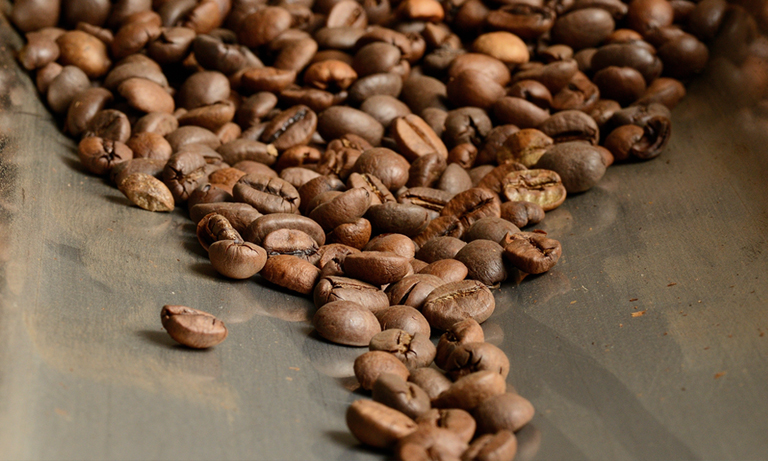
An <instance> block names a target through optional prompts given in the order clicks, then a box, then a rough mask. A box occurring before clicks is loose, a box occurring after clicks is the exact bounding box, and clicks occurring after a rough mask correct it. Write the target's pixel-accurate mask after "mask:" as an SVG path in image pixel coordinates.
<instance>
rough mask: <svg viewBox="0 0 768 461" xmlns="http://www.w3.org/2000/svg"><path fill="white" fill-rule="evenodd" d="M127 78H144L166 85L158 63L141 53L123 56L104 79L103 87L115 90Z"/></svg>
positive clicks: (166, 80)
mask: <svg viewBox="0 0 768 461" xmlns="http://www.w3.org/2000/svg"><path fill="white" fill-rule="evenodd" d="M129 78H145V79H147V80H151V81H153V82H155V83H157V84H158V85H160V86H162V87H163V88H167V87H168V79H167V78H166V77H165V74H164V73H163V70H162V69H161V68H160V65H159V64H157V63H156V62H155V61H153V60H152V59H150V58H148V57H146V56H144V55H142V54H136V55H132V56H130V57H128V58H125V59H124V60H123V61H121V62H120V63H118V64H117V66H115V67H113V68H112V70H111V71H109V73H108V74H107V77H106V78H105V79H104V87H105V88H107V89H108V90H110V91H115V90H116V89H117V87H118V86H119V85H120V84H121V83H123V82H124V81H125V80H128V79H129Z"/></svg>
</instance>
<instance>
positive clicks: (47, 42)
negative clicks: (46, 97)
mask: <svg viewBox="0 0 768 461" xmlns="http://www.w3.org/2000/svg"><path fill="white" fill-rule="evenodd" d="M26 38H27V43H26V44H25V45H24V46H23V47H22V48H21V49H20V50H19V53H18V55H17V56H16V58H17V59H18V60H19V62H20V63H21V65H22V66H23V67H24V68H25V69H27V70H35V69H39V68H41V67H44V66H46V65H47V64H50V63H53V62H54V61H56V60H57V59H58V58H59V54H60V50H59V45H57V44H56V41H55V40H53V39H52V38H51V37H48V36H46V35H43V34H40V33H34V32H33V33H29V34H27V35H26ZM43 93H44V92H43Z"/></svg>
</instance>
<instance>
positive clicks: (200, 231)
mask: <svg viewBox="0 0 768 461" xmlns="http://www.w3.org/2000/svg"><path fill="white" fill-rule="evenodd" d="M195 233H196V234H197V241H198V242H200V245H201V246H202V247H203V248H204V249H205V251H208V249H209V248H210V246H211V245H212V244H213V243H214V242H217V241H219V240H232V241H235V242H241V241H242V240H243V238H242V237H241V236H240V233H239V232H237V230H235V228H234V227H232V223H230V222H229V220H228V219H227V218H226V217H225V216H224V215H221V214H218V213H216V212H212V213H209V214H207V215H205V217H203V219H201V220H200V222H198V223H197V229H196V232H195ZM264 262H266V255H265V259H264ZM263 265H264V264H262V266H263ZM260 268H261V267H260ZM251 275H253V274H251Z"/></svg>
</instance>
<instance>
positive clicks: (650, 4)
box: [627, 0, 675, 34]
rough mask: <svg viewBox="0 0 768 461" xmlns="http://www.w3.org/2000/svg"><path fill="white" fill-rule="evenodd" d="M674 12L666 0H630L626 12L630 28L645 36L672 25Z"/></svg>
mask: <svg viewBox="0 0 768 461" xmlns="http://www.w3.org/2000/svg"><path fill="white" fill-rule="evenodd" d="M674 16H675V12H674V10H673V9H672V6H671V5H670V4H669V2H668V1H666V0H632V2H630V3H629V10H628V11H627V24H628V25H629V27H630V28H632V29H634V30H636V31H638V32H640V33H641V34H645V33H647V32H648V31H650V30H653V29H658V28H659V27H664V26H668V25H670V24H672V21H673V20H674Z"/></svg>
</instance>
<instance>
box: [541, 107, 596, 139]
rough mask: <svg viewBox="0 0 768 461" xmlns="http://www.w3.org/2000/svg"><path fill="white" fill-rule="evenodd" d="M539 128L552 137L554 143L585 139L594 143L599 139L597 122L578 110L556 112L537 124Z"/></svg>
mask: <svg viewBox="0 0 768 461" xmlns="http://www.w3.org/2000/svg"><path fill="white" fill-rule="evenodd" d="M539 130H541V131H542V132H543V133H544V134H545V135H547V136H549V137H550V138H552V139H553V140H554V142H555V144H557V143H561V142H569V141H587V142H589V143H590V144H592V145H596V144H597V143H598V141H599V140H600V129H599V128H598V127H597V123H595V121H594V120H593V119H592V117H590V116H589V115H587V114H585V113H584V112H582V111H580V110H566V111H562V112H558V113H556V114H554V115H552V116H551V117H549V118H548V119H547V120H545V121H544V122H543V123H542V124H541V125H539Z"/></svg>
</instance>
